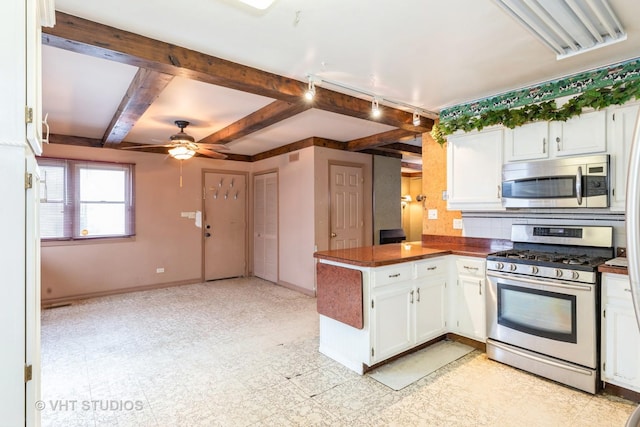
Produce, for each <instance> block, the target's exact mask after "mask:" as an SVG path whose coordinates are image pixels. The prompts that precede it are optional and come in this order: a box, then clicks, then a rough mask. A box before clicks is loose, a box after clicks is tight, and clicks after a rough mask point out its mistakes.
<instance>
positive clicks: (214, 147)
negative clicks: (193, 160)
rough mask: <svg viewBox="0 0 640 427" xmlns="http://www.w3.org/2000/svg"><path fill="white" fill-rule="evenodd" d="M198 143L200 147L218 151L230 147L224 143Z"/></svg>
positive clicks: (227, 149) (226, 149)
mask: <svg viewBox="0 0 640 427" xmlns="http://www.w3.org/2000/svg"><path fill="white" fill-rule="evenodd" d="M196 144H198V147H200V148H207V149H209V150H216V151H229V147H227V146H226V145H224V144H202V143H199V142H197V143H196Z"/></svg>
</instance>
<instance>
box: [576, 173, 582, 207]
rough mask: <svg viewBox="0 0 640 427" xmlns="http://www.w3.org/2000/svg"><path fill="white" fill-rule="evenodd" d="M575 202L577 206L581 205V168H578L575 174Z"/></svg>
mask: <svg viewBox="0 0 640 427" xmlns="http://www.w3.org/2000/svg"><path fill="white" fill-rule="evenodd" d="M576 200H577V202H578V205H582V166H578V173H577V174H576Z"/></svg>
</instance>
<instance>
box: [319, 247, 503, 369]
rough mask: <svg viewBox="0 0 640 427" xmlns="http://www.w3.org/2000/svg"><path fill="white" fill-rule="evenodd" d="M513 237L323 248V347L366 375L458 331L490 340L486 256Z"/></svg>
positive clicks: (320, 266)
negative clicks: (388, 362) (485, 303)
mask: <svg viewBox="0 0 640 427" xmlns="http://www.w3.org/2000/svg"><path fill="white" fill-rule="evenodd" d="M509 245H510V242H508V241H502V240H491V239H470V238H463V237H445V236H428V235H425V236H423V241H422V242H411V243H397V244H387V245H378V246H367V247H361V248H351V249H338V250H329V251H321V252H316V253H315V254H314V257H315V258H317V259H318V263H317V278H316V280H317V297H318V313H319V315H320V352H321V353H323V354H325V355H326V356H328V357H331V358H332V359H334V360H336V361H338V362H340V363H342V364H343V365H345V366H346V367H348V368H350V369H352V370H353V371H355V372H357V373H359V374H363V373H364V372H366V371H367V370H369V369H370V368H371V367H372V366H374V365H377V364H380V363H382V362H384V361H386V360H387V359H389V358H392V357H394V356H397V355H399V354H402V353H405V352H408V351H411V350H413V349H416V348H421V347H423V346H425V345H428V344H429V343H431V342H435V341H438V340H440V339H443V338H444V337H446V336H447V334H448V333H454V334H456V335H459V336H461V337H465V338H467V339H470V340H473V341H475V342H476V343H477V346H479V347H482V345H483V344H484V340H485V338H486V332H485V312H484V287H485V286H486V278H485V264H486V263H485V259H484V258H485V257H486V256H487V254H489V253H491V252H494V251H497V250H501V249H505V247H508V246H509Z"/></svg>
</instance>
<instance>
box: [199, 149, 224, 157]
mask: <svg viewBox="0 0 640 427" xmlns="http://www.w3.org/2000/svg"><path fill="white" fill-rule="evenodd" d="M196 152H197V153H199V154H202V155H203V156H207V157H211V158H212V159H220V160H223V159H226V158H227V156H225V155H224V154H222V153H218V152H217V151H213V150H208V149H206V148H199V149H197V150H196Z"/></svg>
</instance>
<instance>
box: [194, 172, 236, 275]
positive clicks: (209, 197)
mask: <svg viewBox="0 0 640 427" xmlns="http://www.w3.org/2000/svg"><path fill="white" fill-rule="evenodd" d="M246 181H247V177H246V174H245V173H242V172H236V173H234V172H205V174H204V208H203V218H202V220H203V221H202V231H203V236H204V237H203V238H204V245H203V248H204V280H217V279H225V278H229V277H238V276H245V275H246V265H247V264H246V259H247V249H246V248H247V231H246V230H247V221H246V216H247V209H246V206H247V183H246Z"/></svg>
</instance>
